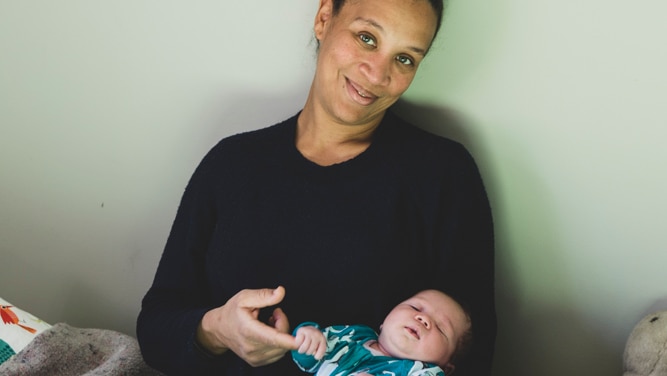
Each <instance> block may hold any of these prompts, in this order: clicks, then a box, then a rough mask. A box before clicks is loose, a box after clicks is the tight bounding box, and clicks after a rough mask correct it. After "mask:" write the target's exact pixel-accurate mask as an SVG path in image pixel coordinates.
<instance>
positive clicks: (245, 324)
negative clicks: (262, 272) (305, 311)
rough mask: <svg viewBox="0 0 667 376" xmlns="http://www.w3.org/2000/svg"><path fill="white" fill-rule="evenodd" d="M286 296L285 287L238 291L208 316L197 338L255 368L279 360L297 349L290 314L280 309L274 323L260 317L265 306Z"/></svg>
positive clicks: (211, 347) (276, 313)
mask: <svg viewBox="0 0 667 376" xmlns="http://www.w3.org/2000/svg"><path fill="white" fill-rule="evenodd" d="M284 297H285V288H283V287H282V286H280V287H278V288H276V289H275V290H273V289H261V290H242V291H240V292H238V293H237V294H236V295H234V296H233V297H232V298H231V299H229V300H228V301H227V303H225V305H223V306H222V307H218V308H215V309H212V310H210V311H208V312H207V313H206V314H205V315H204V317H203V318H202V320H201V322H200V323H199V327H198V328H197V341H198V342H199V344H201V345H202V346H203V347H204V348H206V349H207V350H208V351H210V352H211V353H213V354H216V355H219V354H222V353H224V352H226V351H227V350H232V351H233V352H234V353H235V354H236V355H238V356H239V357H240V358H242V359H243V360H245V361H246V362H247V363H248V364H250V365H251V366H253V367H258V366H263V365H267V364H271V363H273V362H276V361H278V360H279V359H280V358H282V357H283V355H285V353H286V352H287V351H289V350H294V349H296V348H297V346H296V344H295V340H294V337H292V336H291V335H289V334H288V333H289V322H288V320H287V316H286V315H285V313H284V312H283V311H282V310H281V309H280V308H276V309H275V310H274V311H273V315H272V316H271V319H270V323H269V324H270V325H266V324H264V323H262V322H260V321H259V320H258V319H257V317H258V315H259V310H260V309H261V308H265V307H269V306H272V305H275V304H278V303H280V302H281V301H282V300H283V298H284Z"/></svg>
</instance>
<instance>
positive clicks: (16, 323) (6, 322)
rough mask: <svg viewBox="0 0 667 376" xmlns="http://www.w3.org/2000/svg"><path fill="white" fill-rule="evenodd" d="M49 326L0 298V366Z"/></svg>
mask: <svg viewBox="0 0 667 376" xmlns="http://www.w3.org/2000/svg"><path fill="white" fill-rule="evenodd" d="M50 327H51V325H49V324H47V323H45V322H44V321H42V320H40V319H38V318H37V317H35V316H33V315H31V314H30V313H28V312H26V311H24V310H22V309H20V308H17V307H16V306H14V305H12V304H11V303H9V302H8V301H6V300H4V299H2V298H0V364H1V363H3V362H5V361H6V360H7V359H9V358H11V357H12V356H13V355H15V354H17V353H18V352H19V351H21V350H23V348H24V347H26V346H27V345H28V344H29V343H30V341H32V339H33V338H35V336H36V335H38V334H39V333H41V332H43V331H45V330H46V329H48V328H50Z"/></svg>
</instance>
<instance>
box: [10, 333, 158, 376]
mask: <svg viewBox="0 0 667 376" xmlns="http://www.w3.org/2000/svg"><path fill="white" fill-rule="evenodd" d="M0 375H3V376H14V375H16V376H18V375H21V376H25V375H31V376H32V375H34V376H40V375H44V376H75V375H76V376H79V375H90V376H93V375H127V376H129V375H147V376H158V375H162V374H161V373H159V372H157V371H155V370H153V369H152V368H150V367H149V366H147V365H146V364H145V363H144V361H143V358H142V357H141V353H140V352H139V345H138V343H137V340H136V339H134V338H132V337H130V336H128V335H125V334H122V333H118V332H115V331H112V330H105V329H81V328H75V327H72V326H69V325H67V324H64V323H59V324H56V325H54V326H53V327H51V328H50V329H47V330H45V331H44V332H42V333H40V334H39V335H38V336H37V337H35V339H33V340H32V341H31V342H30V343H29V344H28V346H26V347H25V348H24V349H23V350H21V351H20V352H19V353H18V354H16V355H15V356H14V357H12V358H10V359H9V360H7V361H6V362H4V363H2V364H0Z"/></svg>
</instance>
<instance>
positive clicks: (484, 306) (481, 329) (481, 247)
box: [436, 150, 496, 376]
mask: <svg viewBox="0 0 667 376" xmlns="http://www.w3.org/2000/svg"><path fill="white" fill-rule="evenodd" d="M462 155H463V156H462V158H461V166H460V168H459V169H458V172H457V176H456V177H455V180H456V186H457V188H456V189H454V190H451V191H449V192H448V193H447V194H446V196H447V197H449V199H447V200H443V202H444V201H446V203H445V205H446V208H440V210H441V212H443V213H450V214H446V215H443V217H444V218H443V220H442V221H441V230H439V234H438V235H436V242H439V244H438V246H437V248H439V249H442V250H445V249H446V250H447V251H441V252H440V255H441V256H440V257H441V262H440V270H439V273H438V275H440V276H441V277H440V279H441V281H442V282H441V283H440V285H441V286H443V287H444V291H446V292H448V293H450V294H451V295H452V296H453V297H455V298H456V299H457V300H458V301H460V302H462V303H463V304H464V306H465V307H466V308H467V309H468V310H469V312H470V316H471V320H472V326H473V337H474V340H473V347H472V349H471V351H470V353H469V354H468V356H467V357H466V358H465V359H464V361H463V362H457V363H458V364H456V370H457V372H456V373H457V374H458V375H459V376H489V375H491V367H492V361H493V351H494V343H495V337H496V312H495V292H494V231H493V219H492V215H491V208H490V205H489V201H488V198H487V194H486V191H485V188H484V185H483V182H482V178H481V176H480V174H479V171H478V168H477V166H476V164H475V162H474V160H473V158H472V156H471V155H470V154H469V153H468V152H467V151H465V150H464V153H463V154H462ZM443 196H445V194H443ZM438 239H439V240H438Z"/></svg>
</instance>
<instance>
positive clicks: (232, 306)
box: [137, 0, 496, 375]
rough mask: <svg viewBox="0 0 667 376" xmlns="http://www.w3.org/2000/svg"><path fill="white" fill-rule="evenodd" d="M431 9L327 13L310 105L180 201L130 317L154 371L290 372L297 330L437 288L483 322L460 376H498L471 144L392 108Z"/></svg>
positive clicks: (215, 162) (419, 3) (388, 0)
mask: <svg viewBox="0 0 667 376" xmlns="http://www.w3.org/2000/svg"><path fill="white" fill-rule="evenodd" d="M441 13H442V1H427V0H412V1H404V0H348V1H332V0H321V1H320V5H319V8H318V11H317V14H316V16H315V23H314V33H315V37H316V38H317V40H318V42H319V53H318V58H317V66H316V71H315V75H314V77H313V81H312V85H311V88H310V92H309V94H308V97H307V99H306V102H305V104H304V106H303V109H302V110H301V111H299V112H298V113H297V114H296V115H294V116H293V117H291V118H289V119H287V120H284V121H282V122H279V123H277V124H275V125H273V126H270V127H268V128H264V129H261V130H258V131H253V132H248V133H244V134H240V135H236V136H232V137H228V138H225V139H223V140H222V141H221V142H220V143H219V144H218V145H216V146H215V147H214V148H213V149H212V150H211V151H210V152H209V153H208V155H207V156H206V157H205V158H204V159H203V161H202V162H201V164H200V165H199V167H198V168H197V170H196V171H195V173H194V174H193V176H192V178H191V180H190V182H189V184H188V186H187V188H186V190H185V193H184V195H183V198H182V201H181V204H180V207H179V210H178V213H177V215H176V219H175V221H174V224H173V227H172V230H171V233H170V235H169V239H168V241H167V244H166V247H165V249H164V253H163V255H162V259H161V261H160V264H159V267H158V270H157V274H156V276H155V279H154V282H153V285H152V286H151V288H150V290H149V291H148V292H147V294H146V296H145V297H144V300H143V303H142V311H141V313H140V315H139V319H138V324H137V335H138V338H139V341H140V344H141V347H142V352H143V354H144V357H145V358H146V360H147V361H148V363H149V364H151V365H153V366H154V367H156V368H158V369H160V370H163V371H165V372H167V373H169V374H199V375H207V374H216V375H220V374H224V375H241V374H243V375H285V374H293V373H294V372H295V370H296V368H295V365H294V364H292V363H291V362H290V361H289V360H288V359H287V360H286V359H285V358H284V355H285V354H286V352H288V351H289V350H293V349H295V348H296V347H297V343H296V339H295V338H294V337H293V336H292V335H290V334H289V333H290V328H289V326H290V325H289V322H290V321H291V322H303V321H306V319H308V320H315V321H317V322H319V323H322V324H324V325H327V326H329V325H332V324H336V323H341V322H348V323H363V324H366V325H369V326H371V327H373V328H377V327H379V325H380V324H381V323H382V321H383V319H384V313H385V312H388V311H389V310H390V309H391V308H392V307H394V306H395V305H396V304H398V303H400V302H401V301H403V300H405V299H407V298H408V297H410V296H412V295H414V294H415V293H417V292H418V291H422V290H426V289H438V290H440V291H443V292H446V293H447V294H449V295H451V296H453V297H455V299H456V300H457V301H459V302H461V303H462V304H463V305H465V306H467V307H468V308H469V311H470V316H471V319H472V321H473V322H474V323H475V328H476V342H475V347H474V348H473V349H472V352H471V357H470V359H471V360H472V361H471V362H470V363H469V364H467V363H465V362H462V363H461V364H458V365H457V373H460V374H462V375H488V374H490V369H491V360H492V354H493V343H494V339H495V329H496V328H495V309H494V291H493V279H494V278H493V269H494V266H493V253H494V244H493V243H494V242H493V224H492V220H491V212H490V208H489V203H488V200H487V197H486V192H485V189H484V185H483V183H482V180H481V178H480V176H479V172H478V170H477V167H476V165H475V162H474V160H473V158H472V157H471V156H470V155H469V153H468V152H467V151H466V150H465V149H464V148H463V146H461V145H460V144H457V143H455V142H453V141H450V140H447V139H444V138H441V137H437V136H434V135H432V134H429V133H426V132H424V131H422V130H420V129H418V128H416V127H414V126H412V125H410V124H409V123H407V122H405V121H404V120H402V119H400V118H399V117H397V116H396V115H395V114H393V113H392V111H391V110H390V109H391V106H392V105H393V104H394V103H395V102H396V101H397V100H398V99H399V98H400V96H401V95H402V94H403V93H404V92H405V90H406V89H407V88H408V87H409V86H410V83H411V82H412V80H413V78H414V76H415V74H416V72H417V69H418V67H419V65H420V63H421V62H422V60H423V59H424V58H425V56H426V54H427V51H428V50H429V48H430V46H431V44H432V42H433V38H434V36H435V35H436V33H437V31H438V29H439V23H440V20H441V18H442V14H441ZM276 286H279V287H276ZM288 315H289V321H288Z"/></svg>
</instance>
